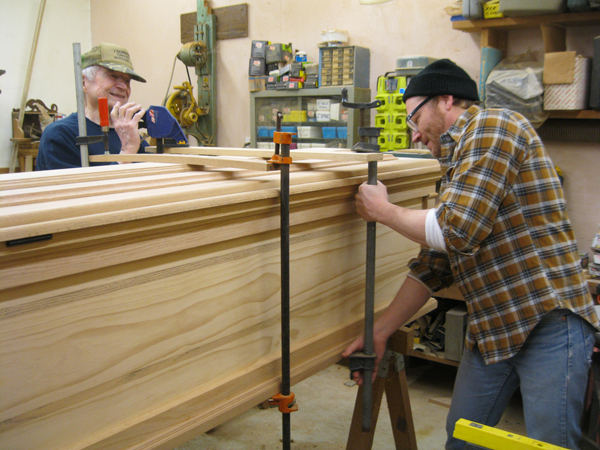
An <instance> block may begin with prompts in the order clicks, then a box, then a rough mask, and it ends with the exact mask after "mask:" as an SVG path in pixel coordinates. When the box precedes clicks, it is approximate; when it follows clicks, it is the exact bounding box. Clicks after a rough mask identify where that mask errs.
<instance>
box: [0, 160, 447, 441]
mask: <svg viewBox="0 0 600 450" xmlns="http://www.w3.org/2000/svg"><path fill="white" fill-rule="evenodd" d="M379 165H380V176H381V178H382V179H383V180H385V181H384V182H385V183H386V185H387V186H388V189H389V192H390V197H391V199H392V201H394V202H395V203H398V204H402V205H404V206H407V207H411V208H422V207H424V206H425V205H427V204H428V202H429V201H430V200H429V199H430V194H432V193H433V192H434V184H435V181H436V180H437V178H438V177H439V167H438V166H437V163H435V164H433V163H432V162H431V161H428V160H415V159H406V160H395V161H390V162H386V161H384V162H381V163H380V164H379ZM128 166H130V167H125V168H123V167H122V166H112V167H111V168H109V169H107V168H104V167H101V168H87V169H81V170H80V169H70V170H69V171H51V172H55V173H40V174H39V176H36V173H35V172H34V173H33V174H31V175H28V176H22V175H21V174H14V175H1V176H0V186H2V188H3V189H2V191H1V192H0V196H1V197H0V198H2V200H3V201H2V203H1V204H0V215H1V217H2V218H3V219H2V226H1V227H0V236H2V239H1V240H2V241H7V240H9V239H18V238H27V237H30V236H35V235H36V233H41V234H47V233H49V234H51V235H52V237H51V239H48V240H45V241H39V242H32V243H26V244H21V245H14V246H10V247H7V246H2V248H1V249H0V367H1V370H0V449H2V450H26V449H27V450H29V449H41V448H43V449H45V450H59V449H60V450H65V449H69V450H75V449H82V450H83V449H85V450H99V449H131V450H133V449H168V448H173V447H174V446H175V445H177V444H179V443H182V442H185V441H187V440H189V439H191V438H193V437H194V436H197V435H198V434H201V433H203V432H205V431H207V430H208V429H210V428H212V427H214V426H216V425H218V424H219V423H222V422H223V421H225V420H227V419H228V418H230V417H233V416H235V415H237V414H240V413H241V412H243V411H244V410H246V409H248V408H250V407H252V406H254V405H256V404H258V403H260V402H261V401H264V400H265V399H267V398H269V397H270V396H272V395H274V394H276V393H278V392H279V382H280V373H279V371H280V364H281V362H280V322H279V320H280V295H281V294H280V277H279V271H280V261H279V258H280V248H279V245H280V244H279V184H278V176H277V174H265V173H257V172H248V171H243V170H242V171H240V170H233V169H232V170H222V169H218V170H213V171H211V170H208V171H205V170H202V171H201V170H197V169H194V168H192V167H190V166H173V165H164V166H163V165H157V164H151V163H148V164H147V163H142V164H132V165H128ZM134 166H135V167H134ZM365 179H366V164H358V165H356V164H342V165H337V166H329V167H324V168H316V169H311V170H303V171H298V172H294V173H292V182H291V185H292V188H291V191H292V192H291V200H290V202H291V203H290V210H291V230H290V232H291V239H290V244H291V247H290V258H291V261H290V264H291V280H290V284H291V349H292V354H291V358H292V359H291V363H292V383H293V384H294V383H297V382H298V381H301V380H302V379H305V378H307V377H308V376H310V375H312V374H314V373H316V372H317V371H319V370H322V369H323V368H325V367H327V366H328V365H330V364H332V363H334V362H336V361H338V360H339V359H340V354H341V351H342V350H343V349H344V348H345V346H346V345H347V344H348V343H349V342H351V341H352V340H353V339H354V338H355V337H356V336H357V335H358V334H359V333H360V332H361V330H362V315H363V309H364V306H363V303H364V265H365V248H366V242H365V238H366V226H365V223H364V221H362V219H360V218H359V217H358V216H357V215H356V213H355V211H354V203H353V200H354V194H355V192H356V188H357V186H358V184H360V183H362V182H363V181H365ZM19 180H20V183H21V186H22V187H21V188H18V187H16V186H17V185H18V184H19V182H18V181H19ZM6 186H10V188H8V189H5V187H6ZM418 250H419V248H418V246H417V245H416V244H414V243H411V242H409V241H407V240H406V239H404V238H402V237H400V236H399V235H398V234H397V233H395V232H393V231H391V230H390V229H388V228H386V227H383V226H378V227H377V263H376V274H377V275H376V285H375V286H376V295H375V298H376V309H377V311H381V310H382V309H383V308H385V306H386V305H387V304H388V303H389V301H390V300H391V299H392V297H393V295H394V294H395V293H396V291H397V289H398V287H399V286H400V283H401V282H402V280H403V279H404V277H405V276H406V270H407V269H406V265H407V262H408V261H409V260H410V259H411V258H412V257H414V256H415V255H416V253H417V252H418ZM298 401H299V404H300V408H302V406H301V405H302V403H301V402H302V400H301V399H298Z"/></svg>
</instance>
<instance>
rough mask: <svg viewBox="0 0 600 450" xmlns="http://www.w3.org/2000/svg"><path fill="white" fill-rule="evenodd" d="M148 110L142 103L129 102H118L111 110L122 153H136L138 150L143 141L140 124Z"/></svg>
mask: <svg viewBox="0 0 600 450" xmlns="http://www.w3.org/2000/svg"><path fill="white" fill-rule="evenodd" d="M145 113H146V110H145V109H144V108H142V105H140V104H137V103H133V102H129V103H125V104H124V105H121V103H120V102H117V103H116V104H115V106H114V107H113V109H112V111H111V112H110V117H111V119H112V124H113V126H114V128H115V131H116V132H117V134H118V135H119V139H121V153H123V154H135V153H137V152H138V150H139V148H140V143H141V137H140V133H139V131H138V124H139V122H140V120H142V117H144V114H145Z"/></svg>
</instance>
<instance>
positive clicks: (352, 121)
mask: <svg viewBox="0 0 600 450" xmlns="http://www.w3.org/2000/svg"><path fill="white" fill-rule="evenodd" d="M344 87H345V88H346V89H348V101H349V102H355V103H368V102H370V101H371V90H370V89H367V88H357V87H353V86H329V87H321V88H318V89H299V90H297V91H291V90H285V91H284V90H282V91H270V90H269V91H259V92H253V93H252V94H251V98H250V131H251V136H250V139H251V145H252V147H258V146H259V144H261V143H271V142H273V138H272V137H269V136H264V137H259V136H258V134H259V133H258V130H259V127H274V126H275V125H276V123H275V120H274V117H275V116H274V112H276V111H277V110H281V111H282V113H283V114H284V115H285V114H286V111H303V112H308V105H309V103H314V102H317V100H330V101H331V102H334V103H341V101H342V89H343V88H344ZM343 118H344V119H345V120H330V121H316V120H308V117H307V120H306V121H304V120H301V121H294V122H284V123H282V126H293V127H298V126H310V127H319V128H324V127H327V128H336V129H340V128H342V129H345V133H344V134H345V135H346V136H347V137H345V136H342V137H335V138H331V137H330V138H327V137H318V138H303V137H299V136H294V138H293V142H294V143H297V144H316V145H321V146H327V147H341V148H352V146H353V145H354V144H355V143H356V142H358V132H357V128H358V123H359V111H358V110H354V109H348V110H347V111H346V112H344V114H343ZM340 119H341V117H340ZM365 126H368V124H367V125H365Z"/></svg>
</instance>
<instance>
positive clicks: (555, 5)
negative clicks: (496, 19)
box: [500, 0, 567, 17]
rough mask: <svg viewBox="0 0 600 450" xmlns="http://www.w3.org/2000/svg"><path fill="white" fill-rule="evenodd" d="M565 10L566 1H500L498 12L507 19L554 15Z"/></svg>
mask: <svg viewBox="0 0 600 450" xmlns="http://www.w3.org/2000/svg"><path fill="white" fill-rule="evenodd" d="M566 9H567V0H500V12H501V13H502V14H504V15H505V16H507V17H511V16H513V17H514V16H536V15H542V14H556V13H561V12H564V11H565V10H566Z"/></svg>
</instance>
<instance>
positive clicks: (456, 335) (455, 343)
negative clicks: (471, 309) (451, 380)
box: [444, 305, 469, 361]
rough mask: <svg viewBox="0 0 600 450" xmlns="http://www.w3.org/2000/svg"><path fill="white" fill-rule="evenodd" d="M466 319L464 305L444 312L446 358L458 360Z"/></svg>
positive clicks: (463, 341) (462, 344)
mask: <svg viewBox="0 0 600 450" xmlns="http://www.w3.org/2000/svg"><path fill="white" fill-rule="evenodd" d="M468 320H469V314H468V313H467V307H466V305H458V306H455V307H454V308H452V309H451V310H450V311H448V312H447V313H446V325H445V328H446V346H445V349H444V351H445V357H446V359H449V360H452V361H460V359H461V357H462V353H463V350H464V347H465V335H466V332H467V322H468Z"/></svg>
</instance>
